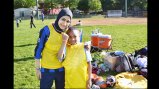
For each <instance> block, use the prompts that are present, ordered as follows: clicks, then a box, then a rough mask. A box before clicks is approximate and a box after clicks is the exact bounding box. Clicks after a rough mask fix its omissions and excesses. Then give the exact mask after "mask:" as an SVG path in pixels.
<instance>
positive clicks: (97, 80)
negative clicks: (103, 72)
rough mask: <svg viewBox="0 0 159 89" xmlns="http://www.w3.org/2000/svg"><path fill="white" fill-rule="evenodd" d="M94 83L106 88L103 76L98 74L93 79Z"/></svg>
mask: <svg viewBox="0 0 159 89" xmlns="http://www.w3.org/2000/svg"><path fill="white" fill-rule="evenodd" d="M95 84H96V85H98V86H99V87H100V88H107V84H106V82H105V81H104V79H103V77H101V76H99V77H98V78H97V79H96V80H95Z"/></svg>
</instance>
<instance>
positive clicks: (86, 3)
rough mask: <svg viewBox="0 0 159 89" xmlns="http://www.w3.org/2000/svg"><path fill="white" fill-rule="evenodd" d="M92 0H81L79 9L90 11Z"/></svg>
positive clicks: (85, 11)
mask: <svg viewBox="0 0 159 89" xmlns="http://www.w3.org/2000/svg"><path fill="white" fill-rule="evenodd" d="M89 1H90V0H80V1H79V3H78V7H77V9H79V10H82V11H84V13H85V14H87V13H88V12H89V9H90V5H89V4H90V2H89Z"/></svg>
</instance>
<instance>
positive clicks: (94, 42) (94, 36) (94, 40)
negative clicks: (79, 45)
mask: <svg viewBox="0 0 159 89" xmlns="http://www.w3.org/2000/svg"><path fill="white" fill-rule="evenodd" d="M91 44H92V46H95V47H98V34H92V35H91Z"/></svg>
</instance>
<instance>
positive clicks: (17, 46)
mask: <svg viewBox="0 0 159 89" xmlns="http://www.w3.org/2000/svg"><path fill="white" fill-rule="evenodd" d="M32 45H36V44H25V45H16V46H14V47H25V46H32Z"/></svg>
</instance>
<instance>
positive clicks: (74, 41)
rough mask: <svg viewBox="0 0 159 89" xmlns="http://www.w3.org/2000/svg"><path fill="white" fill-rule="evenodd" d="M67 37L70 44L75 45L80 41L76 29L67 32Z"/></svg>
mask: <svg viewBox="0 0 159 89" xmlns="http://www.w3.org/2000/svg"><path fill="white" fill-rule="evenodd" d="M68 36H69V39H68V43H69V44H71V45H75V44H77V43H78V42H80V32H79V31H78V30H73V31H70V32H69V33H68Z"/></svg>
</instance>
